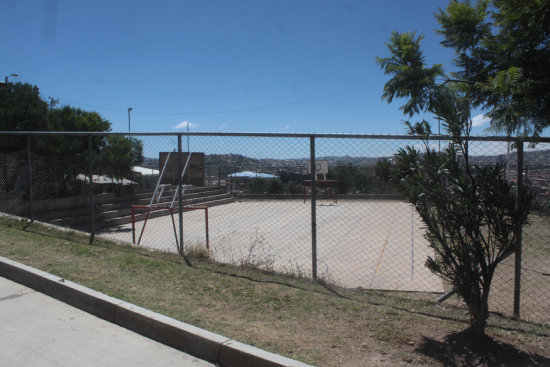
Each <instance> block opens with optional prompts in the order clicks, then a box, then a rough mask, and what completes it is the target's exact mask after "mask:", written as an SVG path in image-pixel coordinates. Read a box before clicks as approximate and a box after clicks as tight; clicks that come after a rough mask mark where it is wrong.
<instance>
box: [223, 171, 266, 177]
mask: <svg viewBox="0 0 550 367" xmlns="http://www.w3.org/2000/svg"><path fill="white" fill-rule="evenodd" d="M228 176H229V177H247V178H277V176H275V175H272V174H270V173H261V172H252V171H242V172H236V173H232V174H230V175H228Z"/></svg>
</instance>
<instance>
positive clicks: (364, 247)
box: [103, 200, 443, 292]
mask: <svg viewBox="0 0 550 367" xmlns="http://www.w3.org/2000/svg"><path fill="white" fill-rule="evenodd" d="M316 216H317V268H318V270H317V272H318V276H319V277H320V278H325V279H327V280H328V281H330V282H332V283H334V284H337V285H339V286H343V287H347V288H365V289H383V290H402V291H427V292H442V291H443V286H442V283H441V280H440V279H439V278H438V277H437V276H435V275H433V274H432V273H430V272H429V271H428V270H427V269H426V268H425V267H424V262H425V261H426V258H427V256H428V255H431V256H433V250H431V249H430V248H429V246H428V243H427V241H426V240H425V239H424V237H423V233H424V230H423V229H422V221H421V219H420V218H419V217H418V215H417V214H416V212H415V211H414V210H413V208H412V207H411V205H409V204H408V203H405V202H402V201H397V200H338V203H333V202H332V201H331V200H326V201H319V202H318V203H317V205H316ZM174 219H175V221H176V227H177V226H178V217H177V214H175V218H174ZM208 220H209V242H210V252H211V256H212V257H213V258H214V259H216V260H217V261H220V262H225V263H233V264H249V265H250V264H253V265H256V266H258V267H264V268H270V269H273V270H275V271H282V272H287V273H292V274H299V275H305V276H310V275H311V267H312V261H311V258H312V249H311V203H310V202H309V201H308V202H307V203H304V202H303V201H299V200H257V201H252V200H240V201H236V202H234V203H231V204H226V205H220V206H215V207H211V208H209V209H208ZM142 226H143V221H141V222H137V223H136V238H138V236H139V231H140V230H141V228H142ZM131 229H132V225H131V224H125V225H121V226H118V227H114V228H109V229H108V231H106V232H104V233H103V235H104V236H105V237H108V238H112V239H116V240H119V241H125V242H129V243H131V242H132V230H131ZM183 232H184V235H183V236H184V246H185V247H186V248H189V247H191V246H205V242H206V239H205V216H204V212H203V211H202V210H197V211H191V212H185V213H183ZM136 241H137V240H136ZM140 246H144V247H149V248H153V249H160V250H165V251H173V252H176V251H177V249H176V240H175V238H174V232H173V226H172V219H171V217H170V215H166V216H163V217H159V218H154V219H149V221H148V222H147V226H146V228H145V231H144V232H143V237H142V239H141V243H140Z"/></svg>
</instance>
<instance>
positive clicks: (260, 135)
mask: <svg viewBox="0 0 550 367" xmlns="http://www.w3.org/2000/svg"><path fill="white" fill-rule="evenodd" d="M0 135H60V136H67V135H69V136H89V135H91V136H106V135H119V136H174V137H175V136H216V137H257V138H319V139H379V140H422V139H423V138H422V137H418V136H412V135H403V134H401V135H399V134H395V135H393V134H317V133H252V132H233V133H229V132H225V133H224V132H177V133H174V132H157V133H122V132H108V131H94V132H89V131H67V132H65V131H0ZM428 140H452V137H451V136H449V135H432V136H431V137H429V138H428ZM468 140H470V141H503V142H517V141H523V142H526V143H550V137H513V136H470V137H469V139H468Z"/></svg>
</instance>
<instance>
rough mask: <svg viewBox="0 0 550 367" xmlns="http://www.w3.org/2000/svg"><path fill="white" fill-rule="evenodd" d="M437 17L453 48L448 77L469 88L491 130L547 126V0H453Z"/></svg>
mask: <svg viewBox="0 0 550 367" xmlns="http://www.w3.org/2000/svg"><path fill="white" fill-rule="evenodd" d="M436 18H437V20H438V22H439V24H440V25H441V29H440V30H439V31H438V33H439V34H441V35H442V36H443V37H444V40H443V41H442V42H441V43H442V45H443V46H445V47H449V48H452V49H454V50H455V53H456V59H455V61H454V63H455V66H456V68H457V71H456V72H455V73H452V74H451V76H450V77H449V78H447V79H448V80H455V81H460V82H461V87H462V88H464V89H468V90H469V94H470V96H471V98H472V99H471V102H472V105H473V106H475V107H481V108H483V109H484V110H486V111H487V115H488V117H489V118H490V119H491V127H492V129H493V130H495V131H503V132H505V133H507V134H509V135H512V134H514V135H515V134H520V135H528V134H533V135H535V136H537V135H539V134H540V133H541V131H542V130H543V129H544V128H546V127H548V126H550V2H549V1H548V0H523V1H517V0H492V1H489V0H480V1H478V2H477V3H476V4H475V5H472V4H471V3H470V2H469V1H457V0H453V1H451V2H450V3H449V5H448V6H447V8H446V9H445V10H441V9H440V10H439V12H438V13H437V14H436Z"/></svg>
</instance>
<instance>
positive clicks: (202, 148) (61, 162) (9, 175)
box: [0, 133, 550, 323]
mask: <svg viewBox="0 0 550 367" xmlns="http://www.w3.org/2000/svg"><path fill="white" fill-rule="evenodd" d="M493 140H495V141H486V140H483V141H478V140H475V139H473V141H471V143H470V162H471V163H473V164H477V165H480V166H483V165H487V164H495V163H500V164H502V165H503V167H504V169H505V172H506V177H507V179H508V180H510V182H512V183H515V182H516V180H517V176H518V160H517V152H516V151H515V150H513V149H512V148H511V146H510V145H509V144H508V143H507V142H506V141H504V140H502V141H496V139H493ZM0 142H1V147H2V148H1V149H0V158H1V159H0V199H1V201H0V211H1V212H5V213H9V214H14V215H19V216H23V217H27V218H31V219H35V220H39V221H44V222H47V223H51V224H56V225H60V226H63V227H70V228H74V229H79V230H83V231H87V232H93V233H95V234H96V235H101V236H103V237H105V238H108V239H112V240H116V241H122V242H126V243H132V244H134V245H136V246H145V247H149V248H153V249H160V250H163V251H173V252H177V251H180V252H184V253H185V252H190V251H198V250H205V249H206V248H208V249H209V253H210V256H211V257H212V258H213V259H215V260H217V261H220V262H224V263H231V264H235V265H239V266H247V267H255V268H261V269H265V270H270V271H276V272H283V273H288V274H292V275H296V276H306V277H310V276H312V273H313V271H314V267H316V273H317V277H318V278H319V279H321V280H323V281H326V282H327V283H329V284H332V285H334V286H337V287H341V288H342V289H357V288H359V289H377V290H383V291H408V292H417V293H418V294H419V295H421V297H425V298H426V299H427V300H434V299H435V298H437V296H438V295H439V294H443V293H445V292H448V291H450V290H451V289H450V287H449V285H448V284H444V283H443V282H442V281H441V279H440V278H438V277H437V276H435V275H434V274H432V273H430V272H429V271H428V270H427V269H426V267H425V266H424V263H425V261H426V258H427V256H428V255H433V250H431V249H430V247H429V245H428V243H427V241H426V239H425V238H424V226H423V222H422V220H421V219H420V217H419V216H418V214H417V213H416V211H415V210H414V208H413V207H412V206H411V205H410V204H408V203H407V202H406V201H405V200H404V199H403V198H402V197H400V196H399V195H397V194H396V191H395V189H394V188H393V187H391V185H388V184H386V183H385V182H383V181H382V180H381V179H379V178H378V177H377V175H376V170H377V168H376V167H377V163H378V161H379V160H380V159H391V158H392V156H393V154H394V153H395V152H397V150H398V149H399V148H402V147H404V146H406V145H414V146H416V147H417V148H419V149H423V147H422V145H421V144H420V142H419V141H418V140H413V139H408V138H406V137H392V136H353V137H349V136H338V135H330V136H324V135H318V136H308V135H305V134H300V135H275V136H274V135H269V134H265V135H261V134H218V135H216V134H200V133H195V134H189V135H186V134H181V135H170V134H150V135H146V134H133V135H131V136H128V135H122V134H93V135H89V134H80V135H77V134H72V135H71V134H30V135H21V134H19V135H18V134H2V135H0ZM312 144H313V146H312ZM446 144H448V143H447V142H446V141H431V142H430V145H431V147H432V148H434V149H444V148H445V146H446ZM312 148H313V149H312ZM312 150H314V151H315V161H316V163H317V164H318V165H319V168H321V171H322V172H320V173H318V174H317V175H316V177H315V178H316V180H317V181H316V183H315V185H312V183H311V179H312V174H311V172H310V167H311V156H310V155H311V152H312ZM178 152H179V153H178ZM549 156H550V144H549V143H547V142H543V143H538V144H537V145H536V146H535V147H530V146H528V145H527V144H525V152H524V164H523V167H520V170H521V172H522V174H523V176H522V177H523V178H524V180H525V182H526V183H527V185H528V186H529V188H530V189H531V190H533V191H534V192H535V193H536V195H537V196H536V203H535V208H534V211H533V214H532V215H531V217H530V224H529V225H527V226H525V227H524V229H523V252H522V268H521V277H522V282H521V305H520V306H521V316H522V318H524V319H526V320H529V321H534V322H539V323H548V322H550V312H549V311H548V310H550V292H549V290H550V276H549V274H550V241H549V239H550V164H548V163H547V162H549V160H548V158H549ZM29 162H30V164H29ZM322 162H326V166H327V167H326V168H327V169H326V170H323V169H322V165H323V164H324V163H322ZM186 166H187V169H186V170H185V171H184V169H185V167H186ZM182 172H183V175H182ZM90 173H91V176H90ZM161 177H162V178H161ZM180 182H181V184H182V191H183V194H182V196H181V204H182V215H181V217H180V216H179V210H178V209H179V203H180V198H179V197H178V196H177V192H178V184H179V183H180ZM313 193H314V194H315V195H312V194H313ZM313 196H315V198H313ZM312 199H314V200H315V205H312ZM313 228H314V229H315V231H314V230H313ZM313 244H315V245H316V247H314V246H313ZM314 253H315V254H316V257H315V255H314ZM514 269H515V264H514V255H512V256H510V257H509V258H507V259H506V260H505V261H504V262H503V263H502V264H501V265H500V266H499V267H498V269H497V272H496V274H495V279H494V282H493V288H492V290H491V298H490V308H491V310H492V311H497V312H501V313H503V314H507V315H511V314H512V312H513V300H514ZM446 302H449V303H455V304H457V305H461V303H460V302H459V301H458V300H457V299H453V298H451V299H449V300H447V301H446Z"/></svg>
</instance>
